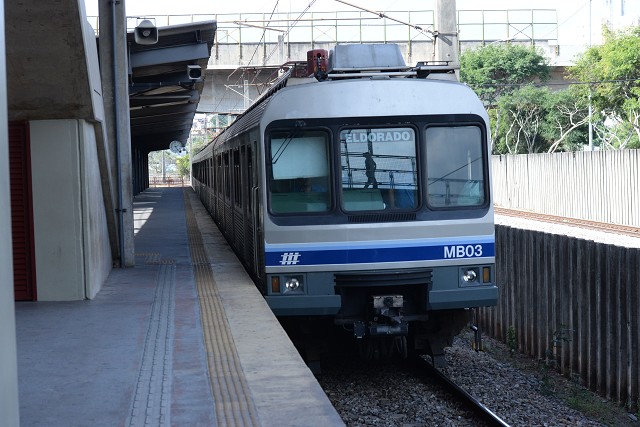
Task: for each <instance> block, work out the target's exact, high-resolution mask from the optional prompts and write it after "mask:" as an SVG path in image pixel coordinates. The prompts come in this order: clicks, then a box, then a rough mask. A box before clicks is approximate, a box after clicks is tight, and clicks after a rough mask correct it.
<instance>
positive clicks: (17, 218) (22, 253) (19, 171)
mask: <svg viewBox="0 0 640 427" xmlns="http://www.w3.org/2000/svg"><path fill="white" fill-rule="evenodd" d="M9 181H10V192H11V235H12V246H13V289H14V294H15V300H16V301H35V300H36V275H35V255H34V244H33V209H32V193H31V153H30V142H29V123H27V122H11V123H9Z"/></svg>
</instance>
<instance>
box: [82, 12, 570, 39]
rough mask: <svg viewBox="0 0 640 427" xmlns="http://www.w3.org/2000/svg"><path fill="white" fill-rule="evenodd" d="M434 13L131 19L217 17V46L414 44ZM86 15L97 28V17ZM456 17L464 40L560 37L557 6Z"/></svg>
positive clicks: (168, 20)
mask: <svg viewBox="0 0 640 427" xmlns="http://www.w3.org/2000/svg"><path fill="white" fill-rule="evenodd" d="M434 13H435V12H434V11H433V10H418V11H388V12H385V15H386V16H389V17H390V18H393V19H387V18H386V17H380V16H377V15H375V14H373V13H370V12H365V11H336V12H307V13H306V14H304V15H303V14H301V13H300V12H289V13H274V14H273V15H271V14H268V13H235V14H184V15H147V16H144V17H127V29H128V31H132V30H133V29H134V28H135V27H136V25H137V24H138V23H139V22H140V20H142V19H143V18H144V19H150V20H151V21H153V22H154V23H155V25H156V26H157V27H163V26H170V25H180V24H190V23H195V22H202V21H210V20H215V21H217V25H218V28H217V31H216V43H217V44H242V43H246V44H256V43H258V44H272V43H273V44H277V43H278V42H279V37H283V38H284V39H285V42H286V43H300V42H306V43H309V42H310V43H312V44H313V43H347V42H348V43H371V42H383V43H387V42H398V43H409V44H410V43H412V42H414V41H430V40H431V36H430V35H429V33H428V32H427V30H433V24H434ZM87 19H88V20H89V23H90V24H91V25H92V27H93V28H94V29H95V30H96V32H97V31H98V30H99V20H98V17H97V16H89V17H87ZM396 20H398V21H403V22H406V23H408V24H411V25H406V24H403V23H399V22H397V21H396ZM457 20H458V21H457V22H458V32H459V40H460V41H461V42H464V41H469V42H479V43H483V44H484V43H491V42H495V41H507V40H509V41H519V42H527V41H528V42H531V43H535V41H537V40H545V41H548V40H557V38H558V16H557V12H556V10H555V9H503V10H459V11H458V13H457ZM416 27H420V28H421V29H422V31H420V30H418V29H416Z"/></svg>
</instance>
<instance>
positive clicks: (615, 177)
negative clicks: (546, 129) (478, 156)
mask: <svg viewBox="0 0 640 427" xmlns="http://www.w3.org/2000/svg"><path fill="white" fill-rule="evenodd" d="M492 168H493V190H494V201H495V204H496V205H497V206H502V207H505V208H513V209H523V210H530V211H534V212H542V213H548V214H551V215H559V216H566V217H571V218H581V219H587V220H593V221H600V222H607V223H613V224H624V225H634V226H640V150H618V151H590V152H589V151H586V152H571V153H552V154H528V155H501V156H493V159H492Z"/></svg>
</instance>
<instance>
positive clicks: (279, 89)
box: [192, 44, 498, 363]
mask: <svg viewBox="0 0 640 427" xmlns="http://www.w3.org/2000/svg"><path fill="white" fill-rule="evenodd" d="M307 59H308V61H307V63H306V68H303V72H304V75H303V77H302V78H296V77H294V76H295V73H296V72H297V71H296V69H297V68H296V67H295V66H291V67H290V69H289V71H288V72H287V74H286V75H284V76H282V78H281V79H280V80H279V82H278V83H277V84H275V85H273V86H272V88H271V89H270V90H269V91H268V92H266V93H265V94H263V96H262V98H261V99H259V100H257V101H256V102H255V103H254V104H253V105H252V107H250V108H249V109H248V110H247V111H245V112H244V113H243V114H242V115H241V116H239V117H238V118H237V120H235V121H234V122H233V123H232V124H231V125H230V126H229V127H228V128H227V129H226V130H225V131H224V132H222V133H220V134H219V135H218V136H217V137H216V138H215V139H214V140H213V141H212V142H211V143H210V144H209V145H208V146H207V147H206V148H205V149H203V150H202V151H200V152H199V153H197V154H195V155H194V156H193V157H192V164H193V168H192V170H193V174H192V185H193V187H194V189H195V191H196V193H197V194H198V195H199V197H200V199H201V200H202V202H203V204H204V205H205V206H206V208H207V209H208V211H209V212H210V214H211V216H212V217H213V219H214V220H215V222H216V223H217V225H218V226H219V228H220V230H221V231H222V233H223V234H224V236H225V238H226V239H227V240H228V242H229V244H230V245H231V247H232V248H233V249H234V251H235V252H236V254H237V255H238V257H239V259H240V260H241V262H242V263H243V265H244V267H245V269H246V270H247V271H248V273H249V274H250V275H251V277H252V279H253V280H254V281H255V283H256V285H257V287H258V288H259V289H260V291H261V292H262V294H263V295H264V298H265V300H266V302H267V303H268V305H269V306H270V307H271V309H272V310H273V312H274V314H275V315H276V316H282V317H287V318H288V319H300V320H301V321H302V319H304V318H308V317H310V316H330V317H331V318H332V319H333V321H334V323H335V324H336V325H342V327H343V328H345V329H347V330H348V331H349V333H353V336H354V337H355V338H358V339H363V340H366V339H369V340H375V339H377V338H380V337H393V338H392V339H393V340H396V341H397V340H398V338H400V340H401V341H400V342H402V343H403V344H402V346H403V347H404V348H403V349H402V351H407V349H408V350H411V351H416V352H420V353H427V354H431V355H432V356H433V358H434V361H438V362H439V363H441V362H442V361H443V354H444V348H445V347H446V346H448V345H451V342H452V340H453V337H454V336H455V335H456V334H458V333H459V332H460V330H461V329H462V328H463V327H464V326H466V325H467V324H468V322H469V320H470V314H469V313H470V310H469V309H471V308H475V307H482V306H493V305H495V304H496V303H497V298H498V289H497V287H496V285H495V264H494V262H495V260H494V237H495V234H494V223H493V204H492V195H491V170H490V162H489V160H490V159H489V156H490V150H491V142H490V136H489V122H488V116H487V113H486V111H485V109H484V107H483V105H482V103H481V101H480V100H479V99H478V97H477V96H476V95H475V94H474V92H473V91H472V90H471V89H469V88H468V87H467V86H465V85H463V84H460V83H458V82H457V80H456V79H455V74H454V73H453V70H452V69H451V67H448V65H447V64H428V63H418V65H417V66H415V67H407V66H406V65H405V64H404V60H403V59H402V56H401V54H400V50H399V48H398V46H395V45H390V44H385V45H338V46H336V47H335V49H333V50H331V52H330V53H329V54H327V52H326V51H322V50H315V51H310V52H309V53H308V58H307ZM451 80H454V81H451Z"/></svg>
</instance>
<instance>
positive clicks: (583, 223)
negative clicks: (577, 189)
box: [493, 206, 640, 237]
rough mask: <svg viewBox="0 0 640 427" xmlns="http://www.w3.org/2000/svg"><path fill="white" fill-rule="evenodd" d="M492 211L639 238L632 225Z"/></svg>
mask: <svg viewBox="0 0 640 427" xmlns="http://www.w3.org/2000/svg"><path fill="white" fill-rule="evenodd" d="M493 211H494V213H495V214H496V215H504V216H511V217H518V218H524V219H530V220H535V221H543V222H548V223H552V224H561V225H566V226H570V227H579V228H586V229H590V230H600V231H604V232H609V233H617V234H623V235H626V236H632V237H640V227H637V226H632V225H622V224H611V223H606V222H598V221H593V220H586V219H579V218H570V217H563V216H558V215H549V214H544V213H539V212H532V211H525V210H520V209H509V208H502V207H497V206H495V207H494V208H493Z"/></svg>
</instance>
